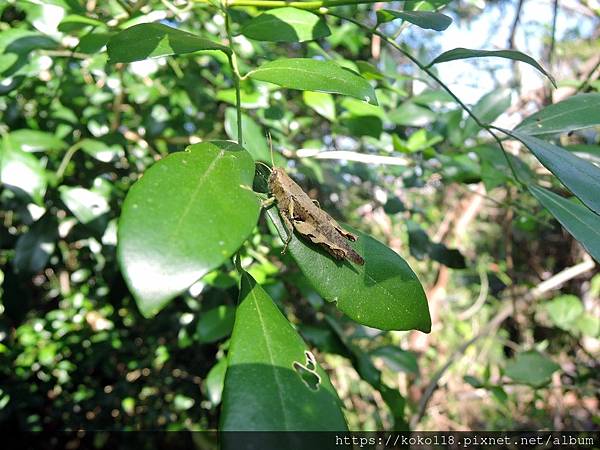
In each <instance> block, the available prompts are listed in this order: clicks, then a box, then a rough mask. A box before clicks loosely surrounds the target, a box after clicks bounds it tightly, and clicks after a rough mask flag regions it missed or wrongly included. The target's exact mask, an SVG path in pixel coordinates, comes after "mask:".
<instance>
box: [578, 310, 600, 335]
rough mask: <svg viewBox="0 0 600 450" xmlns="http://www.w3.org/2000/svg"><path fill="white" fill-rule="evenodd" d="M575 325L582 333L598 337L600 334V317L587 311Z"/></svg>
mask: <svg viewBox="0 0 600 450" xmlns="http://www.w3.org/2000/svg"><path fill="white" fill-rule="evenodd" d="M575 327H576V329H577V331H579V332H580V333H581V334H582V335H584V336H591V337H594V338H597V337H598V336H599V335H600V318H598V317H596V316H593V315H592V314H588V313H585V314H583V315H582V316H581V317H580V318H579V321H578V322H577V323H576V324H575Z"/></svg>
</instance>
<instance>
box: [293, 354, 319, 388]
mask: <svg viewBox="0 0 600 450" xmlns="http://www.w3.org/2000/svg"><path fill="white" fill-rule="evenodd" d="M304 355H305V356H306V365H303V364H300V363H299V362H298V361H294V364H293V365H292V366H293V367H294V370H295V371H296V372H297V373H298V375H299V376H300V379H301V380H302V382H303V383H304V384H305V385H306V386H307V387H308V388H309V389H310V390H311V391H318V390H319V385H320V384H321V377H320V376H319V374H318V373H317V372H316V371H315V370H316V368H317V361H316V360H315V357H314V355H313V354H312V353H311V352H308V351H306V352H304Z"/></svg>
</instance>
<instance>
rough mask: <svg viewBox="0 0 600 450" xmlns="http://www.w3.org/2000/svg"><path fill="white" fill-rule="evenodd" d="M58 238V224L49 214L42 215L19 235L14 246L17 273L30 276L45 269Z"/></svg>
mask: <svg viewBox="0 0 600 450" xmlns="http://www.w3.org/2000/svg"><path fill="white" fill-rule="evenodd" d="M57 238H58V223H57V222H56V218H55V217H54V216H52V215H50V214H46V215H44V216H43V217H42V218H41V219H39V220H38V221H37V222H35V223H34V224H33V225H32V226H31V227H30V228H29V230H28V231H27V233H25V234H23V235H21V236H20V237H19V239H18V240H17V244H16V245H15V259H14V261H13V263H14V266H15V269H16V270H17V272H21V273H26V274H32V273H37V272H39V271H40V270H42V269H43V268H44V267H46V263H47V262H48V258H50V255H51V254H52V253H53V252H54V247H55V244H56V240H57Z"/></svg>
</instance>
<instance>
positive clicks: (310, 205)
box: [266, 147, 365, 266]
mask: <svg viewBox="0 0 600 450" xmlns="http://www.w3.org/2000/svg"><path fill="white" fill-rule="evenodd" d="M272 151H273V149H272V147H271V152H272ZM268 185H269V190H270V191H271V194H272V196H273V197H272V198H271V199H269V200H267V202H266V204H267V205H268V204H271V203H273V202H274V201H276V202H277V206H278V208H279V212H280V213H281V217H282V219H283V222H284V224H285V226H286V229H287V234H288V237H287V241H286V242H285V246H284V248H283V252H282V253H285V250H286V249H287V246H288V244H289V243H290V241H291V239H292V233H293V231H294V229H295V230H296V231H297V232H298V233H299V234H300V235H302V236H304V237H305V238H307V239H309V240H310V241H312V242H314V243H315V244H318V245H320V246H322V247H323V248H324V249H325V250H326V251H327V252H328V253H329V254H330V255H331V256H333V257H334V258H336V259H339V260H342V259H348V260H350V261H352V262H353V263H355V264H359V265H361V266H362V265H363V264H364V263H365V260H364V259H363V258H362V257H361V256H360V255H359V254H358V253H356V252H355V251H354V249H353V248H352V247H350V245H349V244H348V242H347V241H346V240H349V241H356V239H357V236H355V235H354V234H352V233H350V232H349V231H346V230H344V229H343V228H342V227H341V226H340V225H339V224H338V223H337V222H336V221H335V220H334V219H333V218H332V217H331V216H330V215H329V214H327V213H326V212H325V211H323V210H322V209H321V208H320V207H319V206H318V203H317V201H316V200H312V199H311V198H310V197H309V196H308V195H307V194H306V192H304V191H303V190H302V188H301V187H300V186H298V184H296V182H295V181H294V180H292V179H291V178H290V177H289V176H288V174H287V173H286V172H285V170H284V169H282V168H280V167H275V164H273V168H272V169H271V175H270V176H269V180H268Z"/></svg>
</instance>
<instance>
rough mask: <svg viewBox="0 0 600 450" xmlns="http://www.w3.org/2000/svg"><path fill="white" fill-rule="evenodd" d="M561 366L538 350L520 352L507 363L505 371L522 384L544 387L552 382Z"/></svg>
mask: <svg viewBox="0 0 600 450" xmlns="http://www.w3.org/2000/svg"><path fill="white" fill-rule="evenodd" d="M558 369H560V366H559V365H558V364H556V363H555V362H553V361H552V360H551V359H549V358H546V357H545V356H544V355H542V354H541V353H538V352H536V351H528V352H522V353H519V354H518V355H517V356H516V357H515V358H514V359H513V360H511V361H509V362H508V363H507V364H506V369H505V371H504V373H505V374H506V375H507V376H509V377H510V378H512V379H513V380H514V381H515V382H517V383H520V384H527V385H529V386H532V387H536V388H538V387H542V386H545V385H547V384H548V383H550V381H551V377H552V374H553V373H554V372H556V371H557V370H558Z"/></svg>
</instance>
